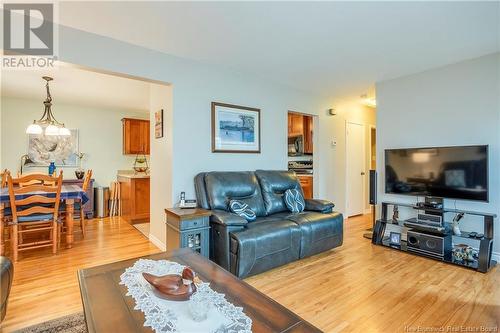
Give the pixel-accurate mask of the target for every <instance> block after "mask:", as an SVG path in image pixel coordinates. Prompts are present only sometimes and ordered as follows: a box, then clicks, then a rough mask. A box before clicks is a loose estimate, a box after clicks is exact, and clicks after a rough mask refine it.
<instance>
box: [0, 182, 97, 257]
mask: <svg viewBox="0 0 500 333" xmlns="http://www.w3.org/2000/svg"><path fill="white" fill-rule="evenodd" d="M36 194H38V195H43V196H47V197H50V196H52V197H54V195H55V193H48V192H43V191H33V192H28V193H23V194H18V195H16V199H17V200H20V199H24V198H27V197H29V196H32V195H36ZM60 198H61V202H64V203H65V206H66V208H65V213H66V219H65V222H64V223H65V225H66V247H67V248H71V247H72V246H73V241H74V237H73V225H74V218H73V214H74V204H75V201H78V200H80V201H81V203H82V206H83V205H84V204H85V203H86V202H87V201H88V200H89V198H88V196H87V193H85V192H84V191H83V189H82V188H81V187H80V186H78V185H62V186H61V196H60ZM9 206H10V196H9V189H8V188H7V187H4V188H0V255H4V253H5V242H4V227H5V223H4V217H7V216H8V215H9V213H8V212H7V211H6V210H5V208H7V207H9Z"/></svg>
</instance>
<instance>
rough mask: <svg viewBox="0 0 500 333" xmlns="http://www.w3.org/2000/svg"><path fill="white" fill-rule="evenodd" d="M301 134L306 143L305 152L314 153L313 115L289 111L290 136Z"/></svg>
mask: <svg viewBox="0 0 500 333" xmlns="http://www.w3.org/2000/svg"><path fill="white" fill-rule="evenodd" d="M297 136H301V137H302V138H303V143H304V151H303V153H304V154H312V153H313V117H312V116H304V115H301V114H295V113H288V137H289V138H290V137H297Z"/></svg>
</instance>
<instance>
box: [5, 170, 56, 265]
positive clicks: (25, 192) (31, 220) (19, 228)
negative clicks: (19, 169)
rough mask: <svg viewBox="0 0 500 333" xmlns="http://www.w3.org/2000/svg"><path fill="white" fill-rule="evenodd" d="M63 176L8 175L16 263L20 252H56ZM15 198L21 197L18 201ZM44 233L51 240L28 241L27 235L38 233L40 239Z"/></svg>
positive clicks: (13, 254) (12, 237)
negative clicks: (49, 248) (38, 250)
mask: <svg viewBox="0 0 500 333" xmlns="http://www.w3.org/2000/svg"><path fill="white" fill-rule="evenodd" d="M62 177H63V176H62V171H61V172H60V173H59V176H58V177H57V178H56V177H51V176H48V175H42V174H36V175H27V176H22V177H20V178H15V179H13V178H12V177H11V176H10V175H8V176H7V183H8V187H9V197H10V206H11V209H12V222H11V237H10V238H11V246H12V259H13V261H14V262H16V261H17V258H18V253H19V251H25V250H29V249H37V248H42V247H52V253H53V254H56V253H57V246H58V236H57V235H58V222H59V218H58V214H59V203H60V198H61V186H62ZM32 181H36V182H34V184H33V185H26V186H23V187H21V186H19V184H21V183H23V184H26V183H30V182H32ZM47 183H50V184H54V185H47ZM34 192H35V193H34ZM16 196H19V197H21V198H20V199H17V198H16ZM45 231H48V232H49V239H42V240H36V241H35V240H31V241H29V242H25V241H26V240H27V238H26V237H24V236H25V235H27V234H28V233H37V234H38V235H39V236H40V232H45Z"/></svg>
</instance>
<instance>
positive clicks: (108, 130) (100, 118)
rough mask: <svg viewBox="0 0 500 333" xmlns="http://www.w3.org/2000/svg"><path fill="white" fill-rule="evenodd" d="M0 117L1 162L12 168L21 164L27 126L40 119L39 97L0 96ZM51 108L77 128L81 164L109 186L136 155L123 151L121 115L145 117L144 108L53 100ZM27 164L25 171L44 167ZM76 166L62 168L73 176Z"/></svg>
mask: <svg viewBox="0 0 500 333" xmlns="http://www.w3.org/2000/svg"><path fill="white" fill-rule="evenodd" d="M1 106H2V114H1V119H0V127H1V128H2V130H1V135H2V136H1V146H2V165H1V168H2V169H4V168H7V169H9V170H11V172H17V171H18V170H19V167H20V158H21V155H24V154H26V153H27V151H28V136H27V135H26V127H27V126H28V125H29V124H30V123H32V122H33V120H34V119H39V118H40V116H41V115H42V113H43V104H42V101H40V100H28V99H19V98H8V97H2V105H1ZM53 111H54V114H55V115H56V117H57V119H59V120H60V121H64V123H65V125H66V126H67V127H68V128H70V129H78V132H79V150H80V151H81V152H84V153H86V154H87V156H86V157H85V158H84V160H83V163H82V167H83V168H85V169H92V170H93V178H94V179H95V180H96V184H97V185H100V186H109V183H110V182H111V181H114V180H116V173H117V171H118V170H121V169H131V168H132V166H133V163H134V158H135V156H125V155H122V122H121V119H122V118H123V117H132V118H147V117H148V113H147V110H145V111H142V112H141V111H126V110H121V109H120V110H118V109H99V108H94V107H88V106H78V105H67V104H61V103H57V102H55V103H54V105H53ZM46 169H47V168H46V167H43V168H27V169H25V170H26V171H31V170H33V171H34V170H43V171H44V172H46ZM75 169H76V168H69V167H64V168H62V170H63V172H64V175H65V178H70V179H71V178H76V177H75V174H74V171H75Z"/></svg>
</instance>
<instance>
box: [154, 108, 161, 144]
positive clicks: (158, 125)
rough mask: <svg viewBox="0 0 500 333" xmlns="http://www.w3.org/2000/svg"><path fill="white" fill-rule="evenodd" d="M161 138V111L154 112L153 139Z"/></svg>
mask: <svg viewBox="0 0 500 333" xmlns="http://www.w3.org/2000/svg"><path fill="white" fill-rule="evenodd" d="M161 138H163V109H161V110H159V111H156V112H155V139H161Z"/></svg>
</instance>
